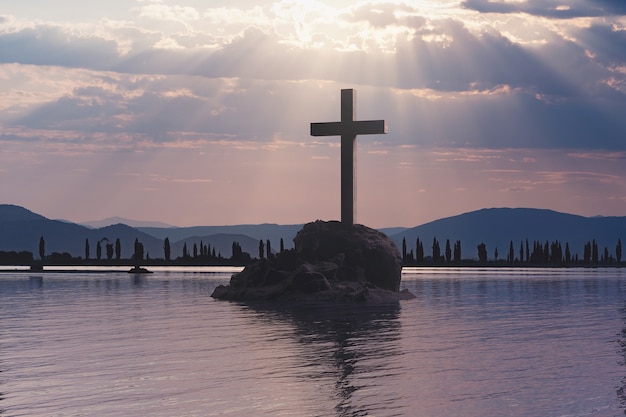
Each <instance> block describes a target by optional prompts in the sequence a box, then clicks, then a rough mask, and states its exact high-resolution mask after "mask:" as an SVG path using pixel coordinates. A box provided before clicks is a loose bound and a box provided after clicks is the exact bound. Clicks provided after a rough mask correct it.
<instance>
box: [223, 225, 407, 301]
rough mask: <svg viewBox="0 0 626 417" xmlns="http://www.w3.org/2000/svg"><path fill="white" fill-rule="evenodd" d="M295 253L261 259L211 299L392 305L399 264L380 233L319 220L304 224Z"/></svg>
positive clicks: (402, 295) (399, 296) (398, 295)
mask: <svg viewBox="0 0 626 417" xmlns="http://www.w3.org/2000/svg"><path fill="white" fill-rule="evenodd" d="M294 243H295V248H294V249H290V250H287V251H284V252H281V253H278V254H276V256H274V257H272V258H271V259H261V260H259V261H258V262H256V263H254V264H252V265H248V266H247V267H246V268H245V269H244V270H243V271H241V272H239V273H237V274H235V275H233V276H232V278H231V280H230V284H229V285H220V286H218V287H217V288H216V289H215V291H214V292H213V294H212V295H211V296H212V297H213V298H216V299H220V300H236V301H255V300H279V301H334V302H374V303H380V302H394V301H399V300H404V299H410V298H414V297H415V296H414V295H413V294H411V293H410V292H409V291H408V290H403V291H400V280H401V272H402V259H401V257H400V253H399V251H398V248H397V247H396V245H395V244H394V243H393V241H392V240H391V239H390V238H389V237H387V236H386V235H385V234H384V233H382V232H379V231H377V230H374V229H371V228H369V227H366V226H363V225H359V224H345V223H342V222H338V221H331V222H324V221H321V220H318V221H315V222H312V223H308V224H306V225H305V226H304V227H303V228H302V229H301V230H300V231H299V232H298V234H297V235H296V237H295V238H294Z"/></svg>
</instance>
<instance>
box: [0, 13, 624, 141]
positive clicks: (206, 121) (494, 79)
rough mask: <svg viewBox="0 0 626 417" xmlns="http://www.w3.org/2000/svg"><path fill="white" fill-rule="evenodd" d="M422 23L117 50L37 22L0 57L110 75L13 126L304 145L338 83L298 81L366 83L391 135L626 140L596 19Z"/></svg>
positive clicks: (2, 39)
mask: <svg viewBox="0 0 626 417" xmlns="http://www.w3.org/2000/svg"><path fill="white" fill-rule="evenodd" d="M489 4H490V5H491V4H492V3H489ZM537 4H539V3H537ZM593 4H594V5H599V4H608V3H607V2H594V3H593ZM510 5H511V3H509V5H504V6H506V7H512V6H510ZM504 6H503V7H504ZM614 6H615V5H614ZM371 7H374V6H371ZM615 7H618V6H615ZM372 13H373V14H374V15H376V16H374V17H377V18H380V20H377V21H373V20H372V19H373V17H372ZM354 18H355V19H356V18H358V19H368V21H370V22H371V23H372V24H376V25H388V24H396V23H395V20H394V19H395V16H392V15H391V14H390V10H388V9H384V10H383V9H381V11H380V13H378V12H372V10H371V9H367V8H363V9H355V13H354ZM423 23H424V22H423V21H420V20H416V19H413V23H412V24H413V25H414V26H413V27H412V29H414V30H415V36H414V37H413V38H412V39H410V40H404V41H401V42H399V43H398V44H397V46H396V52H395V53H386V52H382V51H371V52H364V51H352V52H345V51H336V50H330V49H308V50H307V49H302V48H296V47H290V46H287V45H285V44H284V43H281V41H282V39H280V38H279V37H278V35H276V34H273V33H267V32H264V31H262V30H260V29H252V28H251V29H249V30H247V31H245V32H244V33H242V34H241V35H240V36H238V37H236V38H234V39H233V40H232V41H231V42H230V43H228V44H225V45H223V46H222V48H221V49H218V50H207V49H201V48H198V49H185V50H168V49H156V48H152V47H145V43H142V42H136V43H135V44H133V48H131V50H130V51H128V52H126V53H124V54H122V53H120V52H118V45H117V44H116V43H115V42H112V41H107V40H103V39H99V38H97V37H81V36H76V35H68V34H67V33H66V32H64V31H63V30H61V29H60V28H56V27H50V26H41V27H36V28H32V29H25V30H22V31H20V32H16V33H5V34H2V35H0V49H1V50H2V51H7V53H2V54H0V60H1V61H3V62H20V63H26V64H41V65H59V66H68V67H84V68H88V69H92V70H95V71H101V70H107V71H113V72H117V74H114V73H105V74H96V75H94V78H95V79H94V82H93V86H91V87H81V88H77V89H75V90H74V91H73V92H72V93H71V94H68V95H66V96H64V97H62V98H60V99H58V100H55V101H54V102H50V103H46V104H42V105H40V106H39V107H37V108H34V109H32V110H31V111H30V112H29V113H28V114H27V115H26V116H23V117H22V118H20V119H19V120H15V121H13V124H14V125H21V126H26V127H29V128H34V129H58V130H77V131H83V132H105V133H107V132H111V133H119V132H129V133H137V134H141V135H144V136H146V135H147V136H150V137H152V138H153V139H155V140H157V141H168V140H175V139H176V132H191V133H197V134H207V135H224V134H229V135H230V134H233V135H238V136H239V137H242V138H243V137H245V138H247V139H248V140H259V141H267V140H270V139H271V138H272V136H273V135H274V134H275V133H276V132H285V133H286V134H288V135H292V136H293V137H300V138H301V139H302V140H306V139H307V138H308V134H307V126H308V123H310V122H311V121H314V120H311V118H313V117H315V115H320V106H319V103H320V102H323V101H324V100H325V99H327V98H328V100H329V101H328V108H329V109H331V108H332V111H330V110H328V109H326V108H324V109H323V110H324V112H323V114H322V115H324V116H325V117H327V118H328V120H329V121H330V120H336V119H337V117H338V107H337V108H336V109H335V108H334V107H333V103H334V105H336V104H337V103H336V96H335V95H333V94H335V90H333V91H329V90H328V89H327V88H326V89H324V90H320V89H319V88H316V87H314V85H315V83H314V82H303V81H302V80H327V81H331V82H332V83H333V84H332V85H333V89H335V88H336V86H337V85H342V86H345V85H354V86H359V85H361V86H372V87H370V88H371V91H370V94H372V95H374V94H378V100H377V101H373V102H370V103H369V104H368V105H367V107H365V108H369V109H371V112H372V113H373V115H374V117H385V118H388V119H389V122H390V127H391V129H392V132H393V136H392V139H391V143H401V144H406V143H420V144H428V145H434V146H469V147H472V146H475V147H502V148H509V147H545V148H556V147H566V148H568V147H571V148H589V149H598V148H605V149H625V147H626V144H625V143H623V142H624V141H623V137H624V132H626V122H625V121H624V119H626V118H624V117H623V114H622V113H623V109H624V108H626V95H625V94H624V93H623V92H620V91H619V90H618V89H616V88H612V87H610V86H608V85H607V83H606V80H607V79H609V78H613V79H617V81H620V82H622V83H626V75H625V74H623V73H620V72H619V71H617V72H616V71H614V70H613V71H612V70H611V67H612V66H623V65H624V63H625V62H626V32H624V31H617V30H615V29H614V28H612V27H610V26H608V25H595V26H592V27H590V28H582V29H579V31H578V32H577V33H576V39H578V41H577V43H574V42H572V41H569V40H564V39H561V38H555V39H553V40H551V41H550V43H548V44H545V45H539V46H538V45H535V46H533V47H532V48H529V47H526V46H524V45H520V44H517V43H514V42H511V41H510V40H509V39H507V38H506V37H504V36H503V35H501V34H500V33H499V32H496V31H485V32H482V33H479V34H476V33H474V32H471V31H469V30H468V29H467V27H466V26H465V25H464V24H463V23H462V22H459V21H457V20H453V19H449V20H439V21H433V22H429V24H428V25H424V24H423ZM404 24H407V22H406V21H405V22H404ZM151 36H152V35H151ZM144 41H145V39H144ZM190 42H191V40H190ZM221 78H224V79H236V84H237V85H234V86H229V85H227V83H228V81H225V80H222V79H221ZM103 84H104V86H103ZM624 85H626V84H624ZM388 87H393V88H394V89H395V91H408V90H411V89H418V90H419V89H430V90H432V91H433V94H434V95H437V94H440V95H441V96H442V98H441V99H438V100H429V99H425V98H420V97H419V94H418V95H417V96H411V95H409V94H408V93H407V94H405V96H404V97H402V98H399V97H398V96H397V95H396V93H395V92H393V91H392V90H391V89H389V88H388ZM380 91H383V93H381V92H380ZM622 91H623V90H622ZM322 94H324V95H327V97H326V96H324V97H322V98H320V95H322ZM312 97H316V98H317V99H316V100H312V99H311V98H312ZM329 97H330V98H333V97H334V98H333V99H332V100H331V99H330V98H329ZM363 105H364V106H365V105H366V104H363ZM389 109H395V110H394V111H390V110H389ZM327 110H328V111H327ZM286 114H287V116H286ZM378 114H380V116H378ZM315 118H317V117H315ZM317 121H323V119H322V120H317Z"/></svg>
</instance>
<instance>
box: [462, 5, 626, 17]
mask: <svg viewBox="0 0 626 417" xmlns="http://www.w3.org/2000/svg"><path fill="white" fill-rule="evenodd" d="M461 4H462V6H463V7H465V8H467V9H471V10H476V11H478V12H481V13H527V14H530V15H535V16H543V17H549V18H555V19H572V18H578V17H599V16H614V15H626V3H624V2H623V1H620V0H570V1H568V2H567V4H564V2H562V1H558V0H557V1H555V0H526V1H507V0H464V1H463V2H462V3H461Z"/></svg>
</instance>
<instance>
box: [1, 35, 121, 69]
mask: <svg viewBox="0 0 626 417" xmlns="http://www.w3.org/2000/svg"><path fill="white" fill-rule="evenodd" d="M0 48H1V49H2V53H1V54H0V62H2V63H21V64H33V65H58V66H63V67H86V68H97V69H108V66H109V64H110V63H112V62H116V61H117V60H118V59H119V54H118V51H117V44H116V43H115V42H113V41H109V40H105V39H102V38H98V37H96V36H76V35H72V34H69V33H66V32H64V31H63V30H62V29H61V28H59V27H54V26H38V27H36V28H27V29H22V30H21V31H18V32H11V33H3V34H1V35H0Z"/></svg>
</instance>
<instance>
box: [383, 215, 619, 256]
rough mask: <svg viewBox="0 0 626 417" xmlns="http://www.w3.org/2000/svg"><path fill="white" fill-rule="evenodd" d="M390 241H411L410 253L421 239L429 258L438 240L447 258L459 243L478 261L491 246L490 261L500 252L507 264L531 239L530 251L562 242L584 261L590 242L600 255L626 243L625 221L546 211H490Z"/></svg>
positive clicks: (437, 223)
mask: <svg viewBox="0 0 626 417" xmlns="http://www.w3.org/2000/svg"><path fill="white" fill-rule="evenodd" d="M390 237H391V238H392V239H393V240H394V242H396V244H397V245H398V247H399V248H401V244H402V240H403V238H404V239H406V243H407V251H410V250H411V249H413V250H414V251H415V246H416V240H417V238H419V239H420V240H421V241H422V242H423V246H424V253H425V255H426V256H428V255H429V254H431V253H432V244H433V240H434V239H435V238H437V241H438V242H439V245H440V247H441V251H442V253H443V250H444V249H445V244H446V240H447V239H450V245H451V246H452V247H454V242H455V241H457V240H460V241H461V257H462V258H463V259H466V258H478V251H477V246H478V244H479V243H485V244H486V245H487V253H488V256H489V259H492V258H493V255H494V252H495V249H496V248H497V249H498V253H499V258H500V259H506V255H507V253H508V251H509V245H510V243H511V242H513V249H514V252H515V255H516V256H517V255H518V254H519V248H520V244H521V243H522V242H524V246H525V243H526V239H528V241H529V245H530V249H531V251H532V245H533V242H534V241H535V240H536V241H539V242H541V243H542V244H545V242H550V243H551V242H553V241H557V240H558V241H559V242H561V245H562V248H563V250H565V244H566V243H568V244H569V247H570V251H571V253H572V256H574V255H575V254H576V253H578V255H579V257H580V258H582V256H583V250H584V245H585V243H587V242H591V241H592V240H594V239H595V240H596V242H597V244H598V247H599V249H600V250H601V251H604V248H605V247H607V248H608V250H609V252H610V253H611V254H613V255H614V254H615V246H616V245H617V240H618V239H621V240H622V243H626V241H625V238H626V217H601V216H596V217H583V216H577V215H573V214H566V213H559V212H556V211H552V210H545V209H532V208H490V209H482V210H477V211H472V212H469V213H465V214H461V215H458V216H453V217H447V218H445V219H440V220H435V221H433V222H430V223H426V224H423V225H421V226H417V227H414V228H411V229H407V230H404V231H401V232H399V233H396V234H394V235H392V236H390Z"/></svg>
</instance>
